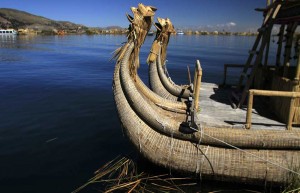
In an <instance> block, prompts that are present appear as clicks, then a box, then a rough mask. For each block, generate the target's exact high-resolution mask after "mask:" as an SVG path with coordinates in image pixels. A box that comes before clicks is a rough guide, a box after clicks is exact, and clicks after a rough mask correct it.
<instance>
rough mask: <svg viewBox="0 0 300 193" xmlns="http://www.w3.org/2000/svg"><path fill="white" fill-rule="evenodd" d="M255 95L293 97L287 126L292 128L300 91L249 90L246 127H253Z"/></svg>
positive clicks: (289, 128)
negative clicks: (296, 101)
mask: <svg viewBox="0 0 300 193" xmlns="http://www.w3.org/2000/svg"><path fill="white" fill-rule="evenodd" d="M254 95H259V96H271V97H272V96H273V97H274V96H276V97H289V98H291V103H290V107H289V115H288V122H287V125H286V128H287V129H288V130H291V129H292V124H293V118H294V113H295V107H294V106H295V99H296V98H300V92H288V91H273V90H256V89H251V90H249V98H248V107H247V115H246V129H250V128H251V119H252V108H253V97H254Z"/></svg>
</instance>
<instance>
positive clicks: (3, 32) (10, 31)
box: [0, 29, 18, 35]
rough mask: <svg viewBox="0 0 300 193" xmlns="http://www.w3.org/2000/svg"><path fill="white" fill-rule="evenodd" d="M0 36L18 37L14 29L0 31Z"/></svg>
mask: <svg viewBox="0 0 300 193" xmlns="http://www.w3.org/2000/svg"><path fill="white" fill-rule="evenodd" d="M0 35H18V32H17V31H16V30H14V29H0Z"/></svg>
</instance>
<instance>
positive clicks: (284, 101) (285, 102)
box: [271, 76, 300, 124]
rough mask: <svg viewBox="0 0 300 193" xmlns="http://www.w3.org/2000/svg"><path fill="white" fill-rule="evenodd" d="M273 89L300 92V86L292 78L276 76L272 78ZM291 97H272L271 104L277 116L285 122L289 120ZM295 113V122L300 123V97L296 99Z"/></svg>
mask: <svg viewBox="0 0 300 193" xmlns="http://www.w3.org/2000/svg"><path fill="white" fill-rule="evenodd" d="M271 89H272V90H281V91H293V92H300V86H299V84H298V85H295V84H294V83H293V82H292V81H291V80H289V79H287V78H282V77H278V76H274V77H273V79H272V88H271ZM290 103H291V99H290V98H283V97H272V98H271V104H272V107H273V110H274V112H275V114H276V115H277V117H279V118H280V119H281V120H282V121H283V122H285V123H287V122H288V114H289V107H290ZM293 108H295V114H294V117H293V123H294V124H300V98H297V99H295V103H294V107H293Z"/></svg>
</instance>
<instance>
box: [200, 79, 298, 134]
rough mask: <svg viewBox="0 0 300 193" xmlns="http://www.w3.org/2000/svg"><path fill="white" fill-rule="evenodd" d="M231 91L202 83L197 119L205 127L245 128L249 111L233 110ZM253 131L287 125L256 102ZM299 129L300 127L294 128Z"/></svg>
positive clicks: (280, 127) (282, 128)
mask: <svg viewBox="0 0 300 193" xmlns="http://www.w3.org/2000/svg"><path fill="white" fill-rule="evenodd" d="M229 94H230V89H225V88H218V85H216V84H213V83H202V85H201V89H200V102H199V109H200V112H199V113H197V119H198V121H199V122H200V123H201V125H203V126H214V127H224V126H226V127H232V128H241V129H242V128H245V127H244V125H245V123H246V114H247V109H246V108H242V109H233V108H232V107H231V105H230V101H229ZM251 129H280V130H285V129H286V125H285V124H284V123H282V122H279V121H277V120H276V117H275V115H272V114H271V113H270V112H269V111H268V108H266V107H263V106H262V105H261V104H260V103H259V101H257V100H256V101H255V102H254V108H253V111H252V127H251ZM293 129H299V127H293Z"/></svg>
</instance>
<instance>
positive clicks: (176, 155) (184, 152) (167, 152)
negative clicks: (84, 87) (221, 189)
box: [113, 57, 300, 183]
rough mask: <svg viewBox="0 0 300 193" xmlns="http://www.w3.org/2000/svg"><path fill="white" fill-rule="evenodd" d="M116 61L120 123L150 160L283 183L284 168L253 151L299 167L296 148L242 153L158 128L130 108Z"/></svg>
mask: <svg viewBox="0 0 300 193" xmlns="http://www.w3.org/2000/svg"><path fill="white" fill-rule="evenodd" d="M124 60H126V57H124ZM119 64H120V63H119ZM119 64H117V65H116V69H115V74H114V89H113V90H114V97H115V102H116V106H117V110H118V114H119V117H120V120H121V123H122V125H123V127H124V130H125V132H126V134H127V136H128V138H129V140H130V141H131V142H132V143H133V144H134V145H135V147H136V148H137V149H138V150H139V151H140V153H141V154H142V155H143V156H144V157H146V158H147V159H149V160H150V161H152V162H153V163H155V164H157V165H160V166H163V167H166V168H170V169H174V170H178V171H184V172H190V173H201V174H202V175H203V176H212V175H214V176H216V178H218V179H220V180H228V179H229V180H232V179H234V180H238V181H246V182H248V183H251V182H265V181H268V182H278V183H283V182H285V181H286V180H287V178H288V177H289V174H288V172H287V171H286V170H284V169H280V168H278V167H277V166H274V165H272V164H270V163H267V162H265V161H262V160H261V159H259V158H257V157H254V156H253V155H256V156H258V157H260V158H263V159H265V160H266V159H267V160H269V161H272V162H276V163H278V164H280V165H281V166H282V167H286V168H290V169H293V167H300V153H299V151H283V150H253V149H248V150H247V152H248V153H245V152H243V151H240V150H236V149H230V148H222V147H214V146H207V145H198V144H197V143H192V142H190V141H187V140H181V139H178V138H173V137H169V136H167V135H164V134H162V133H160V132H157V131H156V130H154V129H153V128H152V127H149V125H148V124H147V123H145V121H144V118H143V117H141V116H140V115H139V114H138V113H137V112H136V111H134V110H133V109H132V100H131V99H130V98H128V95H127V93H126V92H125V91H126V89H125V88H124V82H123V81H124V79H123V78H122V73H120V65H119ZM124 64H126V63H123V64H122V65H124ZM120 78H121V79H120ZM249 153H251V154H253V155H250V154H249ZM204 154H205V156H204ZM208 160H209V161H208ZM291 167H292V168H291Z"/></svg>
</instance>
